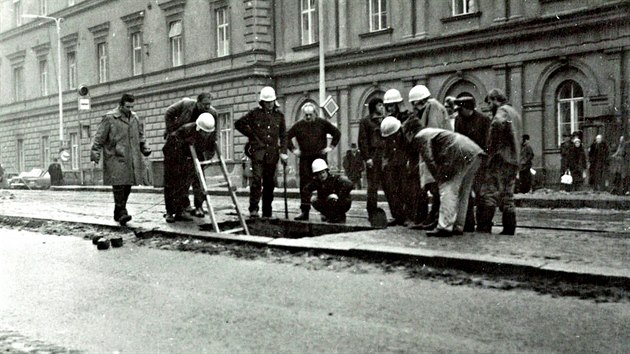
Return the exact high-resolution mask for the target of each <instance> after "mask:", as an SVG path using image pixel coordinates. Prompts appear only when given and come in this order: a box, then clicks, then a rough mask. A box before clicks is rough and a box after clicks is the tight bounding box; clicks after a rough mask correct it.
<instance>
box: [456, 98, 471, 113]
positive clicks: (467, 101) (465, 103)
mask: <svg viewBox="0 0 630 354" xmlns="http://www.w3.org/2000/svg"><path fill="white" fill-rule="evenodd" d="M455 105H456V106H460V107H462V108H465V109H470V110H473V109H475V105H476V102H475V98H474V97H471V96H463V97H460V98H457V99H455Z"/></svg>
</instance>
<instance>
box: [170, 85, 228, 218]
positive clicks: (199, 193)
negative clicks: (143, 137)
mask: <svg viewBox="0 0 630 354" xmlns="http://www.w3.org/2000/svg"><path fill="white" fill-rule="evenodd" d="M202 113H210V114H212V116H213V117H217V111H216V110H215V109H214V107H212V95H211V94H210V93H208V92H203V93H200V94H199V95H197V101H195V100H192V99H190V98H188V97H186V98H183V99H181V100H179V101H177V102H175V103H173V104H172V105H170V106H169V107H168V108H167V109H166V113H165V114H164V122H165V126H166V129H165V131H164V139H166V138H168V135H169V134H170V133H172V132H174V131H175V130H176V129H177V128H179V127H181V126H182V125H184V124H186V123H194V122H195V121H196V120H197V118H199V115H200V114H202ZM215 123H216V122H215ZM215 129H217V130H218V126H217V125H215ZM199 158H201V156H199ZM192 187H193V194H194V206H195V208H194V209H192V210H190V211H191V214H192V215H193V216H196V217H203V216H204V211H203V202H204V200H205V195H204V192H203V188H201V182H200V181H199V179H198V178H194V179H193V180H192ZM186 200H187V201H188V202H187V205H186V209H191V208H190V200H188V189H187V190H186ZM182 201H183V200H182Z"/></svg>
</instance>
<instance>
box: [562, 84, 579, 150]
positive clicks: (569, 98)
mask: <svg viewBox="0 0 630 354" xmlns="http://www.w3.org/2000/svg"><path fill="white" fill-rule="evenodd" d="M556 105H557V116H558V144H561V143H562V137H563V136H566V135H571V132H574V131H576V130H581V129H582V125H583V124H584V93H583V91H582V87H580V85H579V84H578V83H577V82H575V81H573V80H567V81H565V82H563V83H562V84H560V86H559V87H558V93H557V95H556Z"/></svg>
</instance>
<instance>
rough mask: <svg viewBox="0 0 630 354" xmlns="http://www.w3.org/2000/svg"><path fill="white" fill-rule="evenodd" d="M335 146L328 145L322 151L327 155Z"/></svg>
mask: <svg viewBox="0 0 630 354" xmlns="http://www.w3.org/2000/svg"><path fill="white" fill-rule="evenodd" d="M332 149H333V148H331V147H330V146H326V147H325V148H323V149H322V151H320V153H321V154H322V155H326V154H327V153H329V152H331V151H332Z"/></svg>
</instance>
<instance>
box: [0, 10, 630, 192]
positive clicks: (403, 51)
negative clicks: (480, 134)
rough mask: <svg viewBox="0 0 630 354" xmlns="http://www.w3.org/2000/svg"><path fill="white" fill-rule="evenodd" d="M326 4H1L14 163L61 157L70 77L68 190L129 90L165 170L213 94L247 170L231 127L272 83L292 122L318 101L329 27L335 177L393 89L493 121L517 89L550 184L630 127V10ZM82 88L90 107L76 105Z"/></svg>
mask: <svg viewBox="0 0 630 354" xmlns="http://www.w3.org/2000/svg"><path fill="white" fill-rule="evenodd" d="M323 8H324V11H323V13H321V14H320V13H319V10H318V4H317V0H299V1H296V0H169V1H165V0H157V1H122V0H108V1H106V0H2V1H1V2H0V14H1V18H0V80H1V81H0V82H1V83H2V84H1V85H0V163H2V165H3V166H4V168H5V170H6V171H7V172H13V173H16V172H19V171H24V170H30V169H31V168H33V167H40V168H45V167H46V166H47V165H48V163H49V162H50V160H51V158H52V157H53V156H54V155H56V153H57V152H58V151H59V148H60V146H61V142H60V140H59V136H58V130H59V113H58V90H57V78H58V77H60V78H61V86H62V96H63V130H64V137H63V138H64V141H66V145H67V146H68V147H69V151H70V152H71V159H70V161H69V162H66V163H65V164H64V169H65V170H66V174H67V175H68V174H69V177H70V179H72V178H74V179H75V180H76V181H83V183H98V178H97V177H95V176H97V173H96V174H94V171H93V170H91V167H90V163H89V153H88V150H89V147H90V144H91V138H92V136H93V134H94V132H95V131H96V128H97V126H98V123H99V121H100V117H101V116H102V115H103V114H104V113H105V112H106V111H107V110H109V109H111V108H113V107H115V106H116V104H117V102H118V100H119V98H120V96H121V95H122V93H125V92H130V93H133V94H135V95H136V98H137V99H136V105H135V111H136V112H137V113H138V115H139V117H140V118H141V119H143V121H144V127H145V134H146V137H147V141H148V142H149V144H150V146H151V147H152V149H153V150H154V151H155V153H154V154H153V155H152V157H151V159H152V160H154V161H158V162H159V160H160V158H161V151H160V149H161V147H162V145H163V143H164V140H163V138H162V133H163V130H164V123H163V114H164V111H165V108H166V107H167V106H168V105H170V104H171V103H173V102H175V101H177V100H179V99H181V98H182V97H194V96H195V95H196V94H198V93H200V92H203V91H210V92H212V94H213V95H214V100H213V104H214V105H215V107H216V108H217V109H218V112H219V117H218V118H219V124H220V126H221V132H220V137H221V149H222V151H223V154H224V156H225V157H226V158H227V159H228V160H229V161H231V162H232V164H233V165H235V166H237V167H238V166H240V159H241V157H242V147H243V145H244V143H245V139H244V137H242V136H240V134H238V133H237V132H235V131H234V130H233V122H234V120H236V119H238V118H239V117H240V116H242V115H243V114H244V113H245V112H246V111H247V110H249V109H251V108H253V107H255V106H256V104H257V102H256V101H257V99H258V92H259V90H260V88H261V87H263V86H265V85H272V86H274V87H275V88H276V91H277V93H278V96H279V103H280V105H281V107H282V110H283V111H284V112H285V116H286V119H287V125H289V126H290V125H291V124H292V123H293V122H294V121H295V120H297V119H299V118H300V109H301V107H302V105H304V104H305V103H307V102H316V101H317V100H318V97H319V93H318V80H319V71H318V65H319V61H318V50H319V41H318V34H319V30H322V31H323V33H322V34H323V38H324V41H323V46H324V50H325V62H326V65H325V67H326V96H328V95H330V96H332V97H333V98H334V99H335V101H336V102H337V104H338V105H339V107H340V109H339V111H338V112H337V114H335V116H333V117H330V119H331V120H332V121H333V123H335V124H336V125H337V127H338V128H339V129H340V130H341V131H342V134H343V135H342V136H343V137H342V142H341V143H340V145H339V147H338V148H337V149H336V150H335V151H334V154H333V156H331V165H332V166H334V167H337V168H339V167H340V165H341V157H342V156H343V154H344V152H345V150H346V149H347V148H348V147H349V145H350V143H351V142H356V139H357V131H358V121H359V119H360V118H361V117H363V116H364V115H365V114H366V107H365V104H366V103H367V102H368V101H369V99H371V98H372V97H374V96H378V95H382V94H383V93H384V92H385V91H386V90H387V89H389V88H397V89H398V90H400V91H401V93H402V94H403V96H404V97H405V98H406V95H407V93H408V92H409V90H410V89H411V87H413V86H414V85H415V84H424V85H426V86H427V87H428V88H429V89H430V91H431V92H432V95H433V96H434V97H435V98H437V99H438V100H440V101H443V100H444V98H445V97H446V96H457V95H458V94H460V93H462V92H468V93H471V94H473V95H474V96H475V97H476V98H477V102H478V104H479V109H480V110H482V111H487V110H486V108H485V107H484V104H483V98H484V97H485V95H486V93H487V92H488V91H489V90H490V89H492V88H495V87H497V88H501V89H503V90H504V91H505V92H506V93H507V94H508V96H509V98H510V102H511V103H512V105H513V106H514V107H515V108H516V109H517V110H518V111H519V112H521V114H522V117H523V125H524V133H527V134H529V135H530V136H531V137H532V138H531V144H532V146H533V148H534V152H535V155H536V158H535V160H534V166H535V168H538V169H540V170H542V171H544V172H545V176H546V178H547V180H548V181H550V182H553V181H556V180H557V177H558V176H559V173H560V171H559V165H560V157H559V144H560V142H561V141H562V138H563V135H565V134H568V133H570V132H571V131H573V130H577V129H581V130H583V131H584V132H585V140H586V144H587V145H590V142H591V141H592V140H593V139H594V136H595V134H597V133H603V134H604V136H605V138H606V139H607V140H608V141H609V142H610V143H611V144H612V145H613V146H614V145H615V143H616V141H618V138H619V136H620V135H621V134H622V133H623V132H624V131H626V132H627V129H628V124H627V119H628V103H629V102H628V92H629V91H630V83H629V82H630V81H629V80H628V79H627V78H628V77H629V73H628V70H629V67H630V53H629V51H630V1H618V0H617V1H613V0H609V1H607V0H601V1H590V0H533V1H521V0H448V1H447V0H445V1H428V0H326V1H324V3H323ZM23 15H38V16H42V15H43V16H49V17H54V18H60V17H61V18H63V21H61V22H60V36H59V37H60V38H59V40H58V37H57V33H56V27H55V22H54V21H52V20H48V19H43V18H32V17H29V16H23ZM319 16H322V17H323V21H324V27H323V28H319V26H318V19H319ZM58 42H59V43H60V46H58V44H57V43H58ZM58 50H59V51H60V53H61V61H58V60H57V54H58ZM59 64H60V65H59ZM58 66H60V67H61V70H60V71H58V69H57V68H58ZM82 84H84V85H87V86H88V87H89V89H90V93H89V98H90V101H91V102H90V103H91V108H90V109H89V110H79V109H78V102H77V99H78V95H77V92H76V89H77V87H79V86H80V85H82ZM407 106H408V108H409V109H410V108H411V107H410V106H409V105H407ZM293 163H295V161H293ZM97 170H98V169H97ZM88 177H89V178H88Z"/></svg>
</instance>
